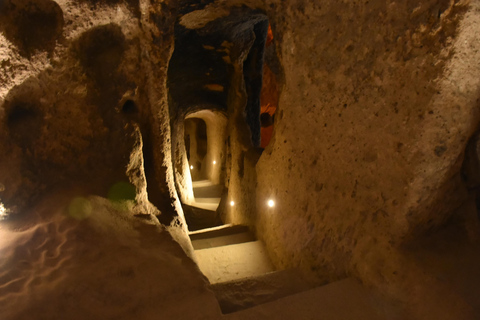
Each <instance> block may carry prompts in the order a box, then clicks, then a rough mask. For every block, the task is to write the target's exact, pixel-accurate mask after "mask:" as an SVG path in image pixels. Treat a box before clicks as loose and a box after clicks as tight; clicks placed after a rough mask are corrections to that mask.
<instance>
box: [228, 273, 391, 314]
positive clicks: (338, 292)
mask: <svg viewBox="0 0 480 320" xmlns="http://www.w3.org/2000/svg"><path fill="white" fill-rule="evenodd" d="M377 303H378V302H377V301H376V300H375V299H374V298H373V296H372V294H371V293H370V292H369V290H367V289H366V288H365V287H364V286H363V285H362V284H361V283H360V282H358V281H357V280H355V279H352V278H348V279H344V280H341V281H337V282H333V283H330V284H328V285H325V286H322V287H317V288H314V289H311V290H308V291H304V292H300V293H297V294H294V295H290V296H287V297H283V298H280V299H278V300H275V301H272V302H268V303H265V304H261V305H257V306H255V307H253V308H249V309H245V310H242V311H238V312H234V313H230V314H227V315H224V317H223V319H225V320H244V319H249V320H257V319H258V320H260V319H262V320H263V319H276V320H291V319H302V320H308V319H311V320H350V319H355V320H380V319H382V320H384V319H388V318H385V314H384V312H383V311H382V308H383V306H382V305H378V304H377Z"/></svg>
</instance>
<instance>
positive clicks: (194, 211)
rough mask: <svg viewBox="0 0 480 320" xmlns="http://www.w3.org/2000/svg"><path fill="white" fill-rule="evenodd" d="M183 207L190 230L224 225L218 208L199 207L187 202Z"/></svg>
mask: <svg viewBox="0 0 480 320" xmlns="http://www.w3.org/2000/svg"><path fill="white" fill-rule="evenodd" d="M182 208H183V213H184V215H185V220H186V221H187V225H188V230H189V231H195V230H201V229H205V228H212V227H216V226H220V225H222V221H221V219H220V217H219V216H218V215H217V212H216V210H210V209H209V208H199V207H194V206H189V205H186V204H182Z"/></svg>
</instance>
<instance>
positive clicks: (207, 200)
mask: <svg viewBox="0 0 480 320" xmlns="http://www.w3.org/2000/svg"><path fill="white" fill-rule="evenodd" d="M221 199H222V198H195V202H196V203H215V204H216V205H217V206H218V204H219V203H220V200H221Z"/></svg>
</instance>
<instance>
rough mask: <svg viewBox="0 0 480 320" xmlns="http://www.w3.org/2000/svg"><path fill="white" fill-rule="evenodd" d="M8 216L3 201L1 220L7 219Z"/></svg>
mask: <svg viewBox="0 0 480 320" xmlns="http://www.w3.org/2000/svg"><path fill="white" fill-rule="evenodd" d="M7 216H8V212H7V209H5V206H4V205H3V203H1V202H0V220H4V219H6V218H7Z"/></svg>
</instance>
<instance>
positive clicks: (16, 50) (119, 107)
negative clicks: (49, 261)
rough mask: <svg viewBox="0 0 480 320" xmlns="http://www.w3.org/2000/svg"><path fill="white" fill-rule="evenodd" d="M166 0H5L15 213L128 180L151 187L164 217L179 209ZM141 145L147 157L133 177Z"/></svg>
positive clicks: (4, 161) (5, 195)
mask: <svg viewBox="0 0 480 320" xmlns="http://www.w3.org/2000/svg"><path fill="white" fill-rule="evenodd" d="M168 8H169V4H167V3H162V4H159V5H158V6H150V5H148V6H147V4H146V3H144V2H136V1H129V2H128V3H125V2H123V1H111V2H108V3H99V2H96V1H79V2H70V1H65V2H59V3H56V2H54V1H45V0H42V1H33V0H32V1H26V0H25V1H22V0H15V1H14V0H12V1H7V2H2V7H1V11H0V12H1V15H2V17H5V19H4V18H2V19H0V20H1V21H2V27H1V30H2V34H1V36H2V39H1V40H2V41H0V43H1V45H2V47H1V49H0V55H1V59H2V62H1V67H2V70H3V71H4V72H2V73H1V77H2V83H1V94H0V110H1V113H0V116H1V126H0V130H1V131H2V137H6V139H2V140H1V142H0V144H1V153H2V155H4V156H2V158H1V159H0V182H1V183H2V184H3V185H4V189H5V191H3V192H2V194H1V195H0V196H1V199H2V202H3V203H4V204H5V206H6V208H7V209H8V210H10V212H11V213H14V212H21V210H22V209H23V208H26V207H28V206H29V205H31V204H33V203H34V202H35V201H36V199H38V198H39V197H40V196H41V195H42V194H44V193H45V191H46V190H51V189H52V188H61V187H65V186H66V185H72V184H75V185H78V184H84V185H88V186H87V188H88V189H90V191H91V192H94V193H96V194H100V195H106V194H107V192H108V190H109V188H110V187H111V186H112V185H114V184H115V183H117V182H119V181H124V182H128V181H129V180H130V181H131V182H132V183H134V184H135V185H136V186H137V189H138V191H139V192H140V190H141V189H142V188H145V187H147V188H148V189H149V191H151V192H150V193H149V197H150V201H152V202H153V203H154V204H155V205H156V206H157V208H158V209H160V210H161V211H162V212H163V217H162V219H163V220H164V222H165V223H166V224H168V223H169V221H171V220H172V219H173V218H174V217H175V216H177V215H178V214H179V213H178V212H181V209H180V204H179V203H178V200H175V199H176V194H175V188H174V184H173V171H172V168H171V166H170V167H169V163H170V161H171V160H170V152H171V151H170V150H171V145H170V138H169V136H170V132H169V126H168V121H169V117H168V105H167V99H166V93H167V92H166V88H165V82H166V65H167V63H168V58H169V56H170V54H171V47H172V44H173V35H172V34H171V32H169V31H170V29H171V28H172V27H173V25H172V24H171V20H169V19H171V17H170V16H171V15H172V12H173V11H172V10H169V9H168ZM172 9H173V7H172ZM140 12H142V15H140ZM156 16H161V17H162V19H161V20H159V19H157V18H156ZM12 19H13V20H12ZM12 21H15V23H13V22H12ZM32 21H35V24H34V23H32ZM37 24H38V26H37ZM153 65H155V66H156V67H155V68H153V67H152V66H153ZM162 79H163V81H162ZM138 130H139V131H140V133H141V135H139V134H138ZM139 139H140V140H143V141H140V140H139ZM139 144H141V145H142V148H143V151H144V152H143V153H144V155H145V157H144V159H145V161H144V162H143V159H142V160H141V162H138V161H137V164H139V165H142V168H137V169H136V170H133V169H132V168H131V169H130V170H129V172H130V173H131V172H134V171H135V172H136V174H135V176H134V175H131V174H130V177H127V174H126V169H127V165H129V162H130V160H131V159H130V158H131V152H132V150H133V149H134V148H135V146H136V145H139ZM143 164H145V170H143ZM131 166H132V165H131V164H130V167H131ZM143 171H145V172H146V180H149V181H151V183H149V184H148V185H147V184H146V183H145V182H141V181H142V179H143V180H145V177H144V176H143V175H142V174H143ZM150 189H151V190H150ZM144 195H145V193H144ZM181 220H182V219H181V214H180V220H179V221H180V223H181Z"/></svg>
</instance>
